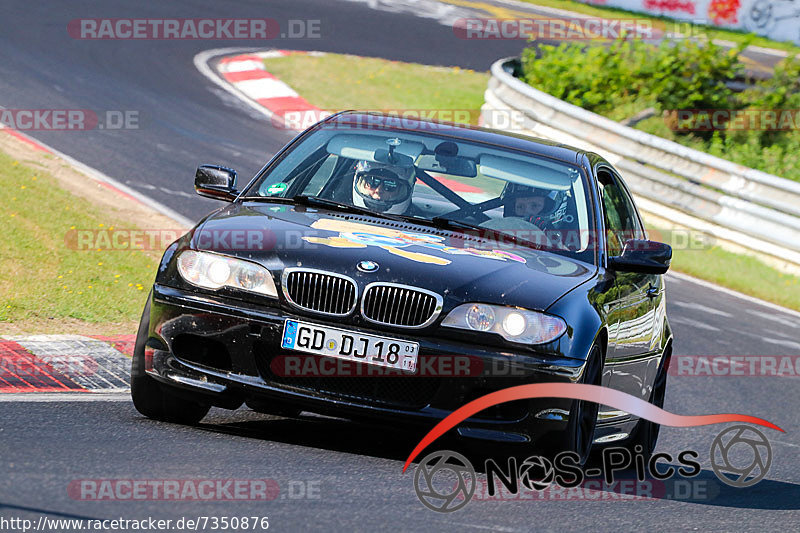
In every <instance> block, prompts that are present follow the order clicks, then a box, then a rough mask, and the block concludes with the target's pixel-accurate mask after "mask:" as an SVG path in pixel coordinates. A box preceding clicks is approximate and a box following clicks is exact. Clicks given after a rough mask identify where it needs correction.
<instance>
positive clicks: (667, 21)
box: [522, 0, 800, 54]
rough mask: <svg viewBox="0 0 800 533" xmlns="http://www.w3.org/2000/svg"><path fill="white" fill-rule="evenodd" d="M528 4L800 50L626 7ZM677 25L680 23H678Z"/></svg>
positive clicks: (537, 0)
mask: <svg viewBox="0 0 800 533" xmlns="http://www.w3.org/2000/svg"><path fill="white" fill-rule="evenodd" d="M522 1H523V2H526V3H528V4H534V5H538V6H545V7H553V8H557V9H563V10H566V11H574V12H576V13H582V14H584V15H589V16H595V17H604V18H621V19H645V20H649V21H651V22H652V23H653V27H655V28H663V27H665V28H668V29H670V30H672V29H673V28H675V29H677V31H680V32H681V33H683V34H686V33H688V32H689V30H688V29H687V28H691V35H702V36H706V37H707V38H708V39H712V40H714V39H719V40H723V41H731V42H734V43H744V42H747V43H749V44H751V45H753V46H761V47H764V48H774V49H776V50H783V51H786V52H791V53H795V54H797V53H800V46H797V45H796V44H794V43H792V42H789V41H775V40H772V39H769V38H768V37H763V36H761V35H756V34H753V33H747V32H743V31H736V30H726V29H721V28H717V27H715V26H707V25H704V24H690V23H688V22H679V21H676V20H675V19H671V18H668V17H659V16H654V15H649V14H645V13H637V12H635V11H628V10H626V9H619V8H615V7H602V6H595V5H590V4H584V3H582V2H575V1H573V0H522ZM676 25H677V26H676Z"/></svg>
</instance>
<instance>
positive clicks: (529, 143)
mask: <svg viewBox="0 0 800 533" xmlns="http://www.w3.org/2000/svg"><path fill="white" fill-rule="evenodd" d="M323 123H328V124H330V123H336V124H342V125H352V126H354V127H363V128H368V129H386V130H395V131H396V130H401V131H412V132H423V133H432V134H436V135H441V136H443V137H450V138H452V139H454V140H463V141H473V142H479V143H484V144H491V145H495V146H502V147H505V148H512V149H514V150H519V151H522V152H527V153H530V154H532V155H538V156H543V157H549V158H553V159H558V160H561V161H564V162H567V163H575V162H577V161H579V160H580V159H581V156H584V155H588V154H589V152H586V151H585V150H580V149H578V148H575V147H573V146H568V145H565V144H561V143H557V142H554V141H550V140H547V139H540V138H537V137H530V136H528V135H522V134H519V133H511V132H507V131H500V130H494V129H489V128H482V127H478V126H470V125H466V124H454V123H451V122H444V121H437V120H423V119H417V118H408V117H403V116H399V115H394V114H386V113H378V112H360V111H342V112H340V113H336V114H335V115H331V116H330V117H328V118H327V119H325V120H324V121H323ZM323 123H321V124H323ZM322 127H324V126H322Z"/></svg>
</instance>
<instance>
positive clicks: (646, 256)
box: [608, 239, 672, 274]
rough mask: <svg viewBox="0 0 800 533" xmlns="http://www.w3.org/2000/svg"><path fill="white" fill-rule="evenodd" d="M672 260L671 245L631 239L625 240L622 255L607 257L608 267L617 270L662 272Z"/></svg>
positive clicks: (648, 272) (649, 272)
mask: <svg viewBox="0 0 800 533" xmlns="http://www.w3.org/2000/svg"><path fill="white" fill-rule="evenodd" d="M671 260H672V246H670V245H669V244H664V243H662V242H655V241H645V240H639V239H632V240H629V241H626V242H625V247H624V248H623V249H622V255H618V256H615V257H609V258H608V268H610V269H612V270H616V271H618V272H640V273H642V274H664V273H665V272H666V271H667V270H669V263H670V261H671Z"/></svg>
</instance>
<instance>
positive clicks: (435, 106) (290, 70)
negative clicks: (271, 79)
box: [264, 54, 489, 124]
mask: <svg viewBox="0 0 800 533" xmlns="http://www.w3.org/2000/svg"><path fill="white" fill-rule="evenodd" d="M264 63H265V64H266V66H267V70H269V71H270V72H272V73H273V74H275V75H276V76H278V78H280V79H281V80H284V81H286V82H288V83H289V85H291V87H292V88H293V89H294V90H296V91H297V92H298V93H300V94H301V95H302V96H303V97H305V98H306V99H307V100H308V101H309V102H311V103H312V104H314V105H315V106H317V107H319V108H321V109H325V110H328V111H341V110H344V109H363V110H375V111H377V110H387V111H390V110H391V111H395V112H403V111H411V112H412V113H416V112H420V113H423V112H426V111H436V112H439V113H440V115H441V117H433V118H440V119H441V120H446V121H448V120H449V121H452V119H448V117H447V114H448V113H450V112H453V111H467V112H469V113H468V116H469V118H470V123H472V124H476V123H477V120H478V115H479V111H480V108H481V105H483V92H484V91H485V90H486V84H487V82H488V81H489V76H488V74H485V73H480V72H474V71H472V70H464V69H460V68H458V67H453V68H449V67H430V66H425V65H418V64H414V63H400V62H397V61H386V60H384V59H374V58H367V57H364V58H359V57H355V56H348V55H339V54H325V55H322V56H308V55H305V56H302V55H299V56H287V57H279V58H272V59H266V60H265V61H264Z"/></svg>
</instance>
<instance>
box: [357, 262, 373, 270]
mask: <svg viewBox="0 0 800 533" xmlns="http://www.w3.org/2000/svg"><path fill="white" fill-rule="evenodd" d="M357 268H358V269H359V270H360V271H361V272H375V271H376V270H378V263H376V262H375V261H361V262H360V263H358V267H357Z"/></svg>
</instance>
